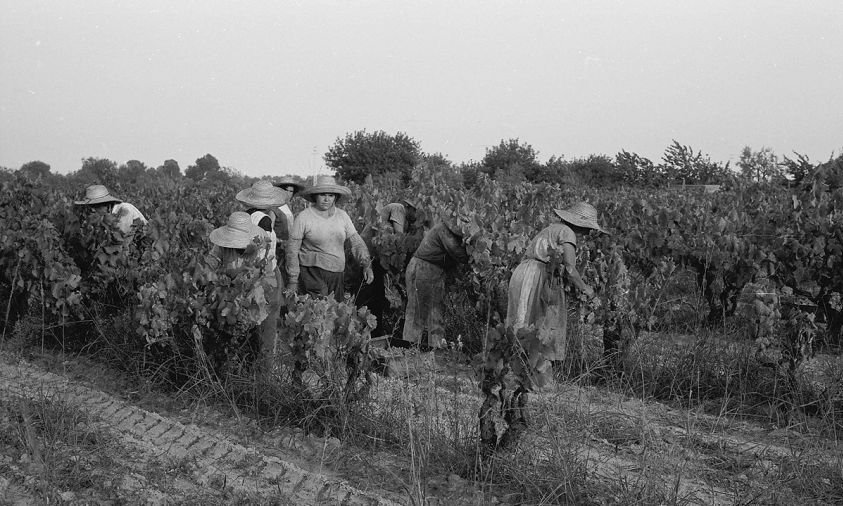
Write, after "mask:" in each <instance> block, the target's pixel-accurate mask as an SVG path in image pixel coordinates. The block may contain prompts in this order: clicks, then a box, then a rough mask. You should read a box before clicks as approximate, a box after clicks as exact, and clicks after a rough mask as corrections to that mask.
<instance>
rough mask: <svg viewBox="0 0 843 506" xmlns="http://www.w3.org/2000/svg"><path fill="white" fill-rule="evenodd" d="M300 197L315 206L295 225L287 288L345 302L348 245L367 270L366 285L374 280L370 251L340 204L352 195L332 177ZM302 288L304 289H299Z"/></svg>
mask: <svg viewBox="0 0 843 506" xmlns="http://www.w3.org/2000/svg"><path fill="white" fill-rule="evenodd" d="M300 195H301V196H302V197H303V198H305V199H307V200H309V201H310V202H311V203H312V205H311V206H310V207H308V208H307V209H305V210H304V211H302V212H300V213H299V214H298V216H296V219H295V221H294V222H293V229H292V231H291V232H290V240H289V242H288V244H287V252H286V253H287V277H288V281H287V288H288V289H289V290H291V291H293V292H296V291H299V292H301V293H309V294H311V295H320V296H328V295H330V294H332V293H333V294H334V298H335V299H336V300H338V301H342V300H343V298H344V295H345V287H344V286H343V273H344V272H345V247H344V245H345V241H346V240H348V241H349V242H350V243H351V253H352V255H353V256H354V258H355V260H357V262H358V263H359V264H360V265H361V266H362V267H363V268H364V270H363V277H364V281H365V282H366V284H369V283H371V282H372V280H373V279H374V274H373V273H372V266H371V258H370V257H369V250H368V248H366V244H365V243H364V242H363V239H362V238H361V237H360V235H359V234H358V233H357V230H356V229H355V228H354V224H353V223H352V222H351V218H349V216H348V214H347V213H346V212H345V211H343V210H342V209H339V208H337V207H336V203H337V202H340V201H342V200H343V199H345V198H347V197H348V196H350V195H351V190H349V189H348V187H346V186H342V185H340V184H337V182H336V180H335V179H334V178H333V177H332V176H318V177H317V179H316V184H314V185H313V186H311V187H309V188H306V189H304V190H303V191H302V192H301V193H300ZM299 285H301V288H299Z"/></svg>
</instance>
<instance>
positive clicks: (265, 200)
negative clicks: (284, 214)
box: [234, 180, 287, 209]
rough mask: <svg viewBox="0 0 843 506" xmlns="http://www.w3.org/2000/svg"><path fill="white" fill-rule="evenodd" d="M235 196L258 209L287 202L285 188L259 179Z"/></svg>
mask: <svg viewBox="0 0 843 506" xmlns="http://www.w3.org/2000/svg"><path fill="white" fill-rule="evenodd" d="M234 198H236V199H237V200H239V201H240V202H242V203H244V204H246V205H247V206H249V207H254V208H257V209H267V208H270V207H278V206H283V205H284V204H286V203H287V194H286V193H284V190H282V189H281V188H278V187H276V186H273V184H272V183H270V182H269V181H266V180H261V181H258V182H257V183H255V184H253V185H252V186H251V188H246V189H245V190H240V191H239V192H237V196H236V197H234Z"/></svg>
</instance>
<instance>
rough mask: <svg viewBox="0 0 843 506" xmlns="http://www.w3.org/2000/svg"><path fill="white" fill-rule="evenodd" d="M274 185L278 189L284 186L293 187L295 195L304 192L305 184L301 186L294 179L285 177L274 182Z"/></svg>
mask: <svg viewBox="0 0 843 506" xmlns="http://www.w3.org/2000/svg"><path fill="white" fill-rule="evenodd" d="M272 185H273V186H277V187H278V188H282V187H284V186H292V187H293V188H295V189H294V190H293V193H298V192H300V191H302V190H304V185H303V184H301V183H299V182H296V181H295V180H294V179H293V178H291V177H289V176H284V177H282V178H281V179H279V180H277V181H273V183H272Z"/></svg>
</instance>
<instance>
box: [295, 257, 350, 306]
mask: <svg viewBox="0 0 843 506" xmlns="http://www.w3.org/2000/svg"><path fill="white" fill-rule="evenodd" d="M299 292H301V293H303V294H308V293H309V294H310V295H313V296H322V297H327V296H329V295H330V294H332V293H333V294H334V299H336V300H337V301H338V302H342V300H343V298H344V297H345V287H344V286H343V273H342V272H331V271H326V270H325V269H321V268H319V267H307V266H304V265H303V266H301V271H300V272H299Z"/></svg>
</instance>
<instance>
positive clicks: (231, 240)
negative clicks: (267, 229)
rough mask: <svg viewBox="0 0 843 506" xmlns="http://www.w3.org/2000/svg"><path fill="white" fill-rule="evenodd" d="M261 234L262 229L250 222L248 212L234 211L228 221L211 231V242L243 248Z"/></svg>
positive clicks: (225, 246) (228, 246)
mask: <svg viewBox="0 0 843 506" xmlns="http://www.w3.org/2000/svg"><path fill="white" fill-rule="evenodd" d="M262 234H263V229H262V228H260V227H258V226H257V225H255V224H254V223H252V218H251V217H250V216H249V213H246V212H244V211H234V212H233V213H231V216H229V217H228V223H226V224H225V225H223V226H222V227H219V228H215V229H214V230H213V231H211V242H212V243H214V244H216V245H217V246H222V247H224V248H245V247H246V246H248V245H249V244H251V243H252V241H253V240H254V239H255V237H260V236H261V235H262Z"/></svg>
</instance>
